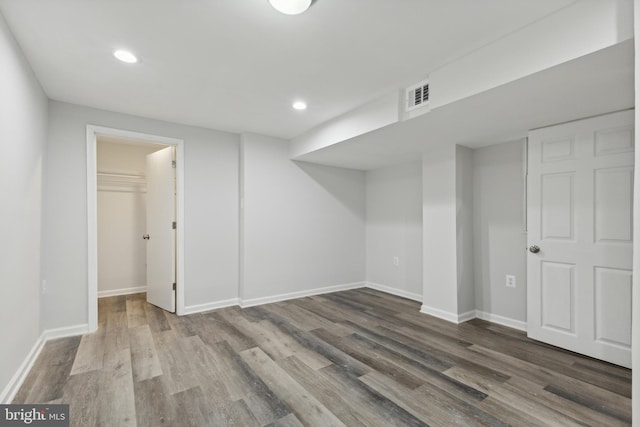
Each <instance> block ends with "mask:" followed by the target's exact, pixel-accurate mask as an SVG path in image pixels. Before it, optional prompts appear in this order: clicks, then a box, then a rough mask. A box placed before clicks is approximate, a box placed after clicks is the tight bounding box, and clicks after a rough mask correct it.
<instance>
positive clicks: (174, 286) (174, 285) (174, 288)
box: [173, 283, 176, 291]
mask: <svg viewBox="0 0 640 427" xmlns="http://www.w3.org/2000/svg"><path fill="white" fill-rule="evenodd" d="M173 290H174V291H175V290H176V284H175V283H174V284H173Z"/></svg>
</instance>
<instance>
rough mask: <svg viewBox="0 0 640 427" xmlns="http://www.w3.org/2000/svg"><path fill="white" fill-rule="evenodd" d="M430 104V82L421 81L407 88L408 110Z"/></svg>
mask: <svg viewBox="0 0 640 427" xmlns="http://www.w3.org/2000/svg"><path fill="white" fill-rule="evenodd" d="M428 104H429V82H421V83H419V84H418V85H415V86H411V87H410V88H409V89H407V111H411V110H414V109H416V108H420V107H424V106H426V105H428Z"/></svg>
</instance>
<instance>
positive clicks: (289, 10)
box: [269, 0, 311, 15]
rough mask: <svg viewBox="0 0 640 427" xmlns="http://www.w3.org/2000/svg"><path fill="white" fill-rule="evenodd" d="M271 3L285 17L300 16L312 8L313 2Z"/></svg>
mask: <svg viewBox="0 0 640 427" xmlns="http://www.w3.org/2000/svg"><path fill="white" fill-rule="evenodd" d="M269 3H271V6H273V7H274V8H275V9H276V10H277V11H278V12H281V13H284V14H285V15H298V14H300V13H302V12H304V11H305V10H307V9H309V6H311V0H269Z"/></svg>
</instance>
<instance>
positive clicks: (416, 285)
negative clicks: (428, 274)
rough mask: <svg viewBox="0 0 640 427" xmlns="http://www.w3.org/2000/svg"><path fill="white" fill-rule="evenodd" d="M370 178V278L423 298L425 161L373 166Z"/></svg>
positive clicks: (368, 194)
mask: <svg viewBox="0 0 640 427" xmlns="http://www.w3.org/2000/svg"><path fill="white" fill-rule="evenodd" d="M366 178H367V197H366V200H367V218H366V224H367V227H366V239H367V247H366V253H367V281H368V282H371V283H373V284H374V286H375V285H380V286H381V287H387V288H390V289H388V290H389V291H391V292H394V293H397V294H399V295H405V296H407V297H409V298H413V299H417V300H419V301H422V164H421V162H412V163H405V164H401V165H397V166H392V167H388V168H381V169H375V170H371V171H368V172H367V173H366ZM394 257H398V261H399V263H398V265H394Z"/></svg>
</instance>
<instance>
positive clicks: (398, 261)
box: [393, 256, 400, 267]
mask: <svg viewBox="0 0 640 427" xmlns="http://www.w3.org/2000/svg"><path fill="white" fill-rule="evenodd" d="M393 265H395V266H396V267H398V266H399V265H400V258H399V257H397V256H394V257H393Z"/></svg>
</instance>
